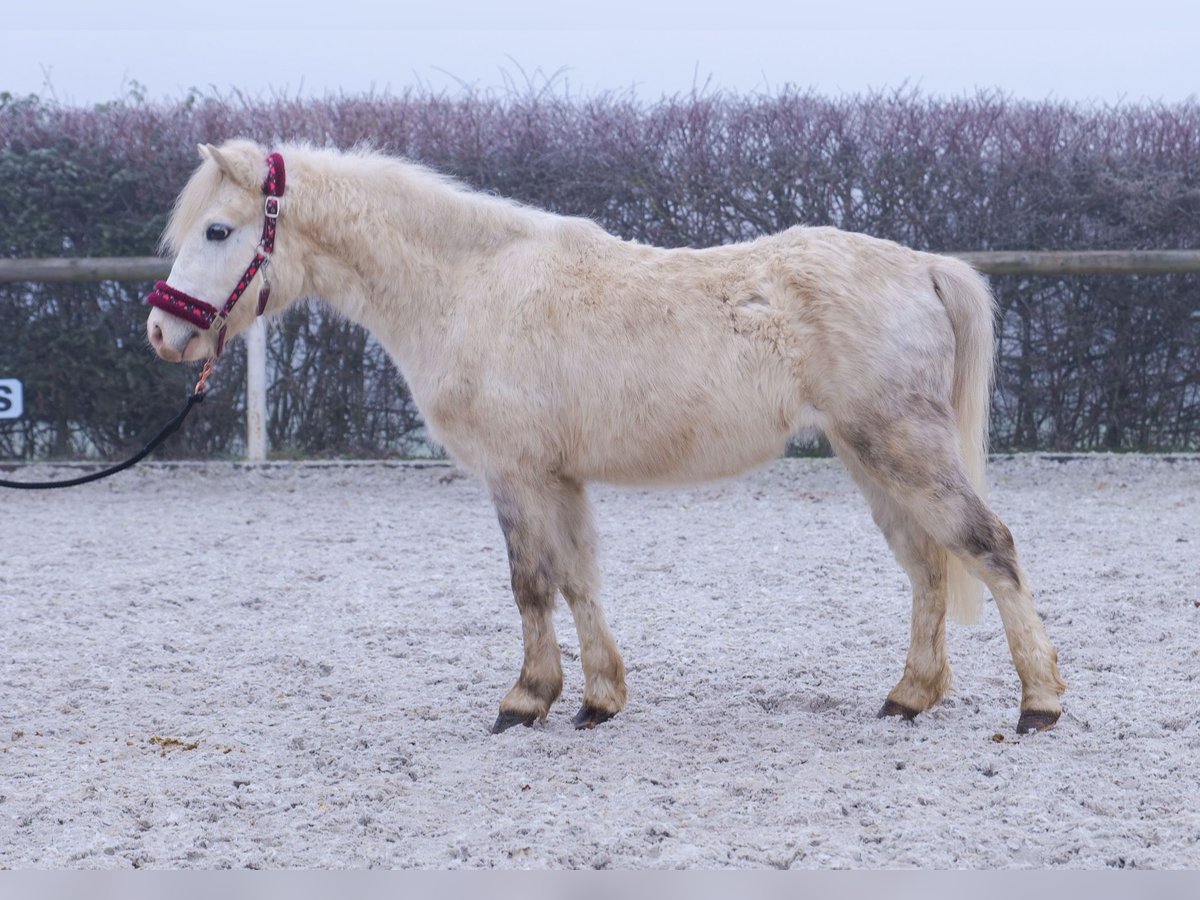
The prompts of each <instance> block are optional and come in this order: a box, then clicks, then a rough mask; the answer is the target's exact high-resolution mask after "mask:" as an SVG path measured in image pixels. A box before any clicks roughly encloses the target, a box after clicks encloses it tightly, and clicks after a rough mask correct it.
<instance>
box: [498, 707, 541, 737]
mask: <svg viewBox="0 0 1200 900" xmlns="http://www.w3.org/2000/svg"><path fill="white" fill-rule="evenodd" d="M535 721H537V713H511V712H504V710H501V711H500V715H499V716H497V717H496V724H495V725H493V726H492V734H499V733H500V732H502V731H508V729H510V728H512V727H513V726H514V725H524V726H525V727H526V728H529V727H530V726H531V725H533V723H534V722H535Z"/></svg>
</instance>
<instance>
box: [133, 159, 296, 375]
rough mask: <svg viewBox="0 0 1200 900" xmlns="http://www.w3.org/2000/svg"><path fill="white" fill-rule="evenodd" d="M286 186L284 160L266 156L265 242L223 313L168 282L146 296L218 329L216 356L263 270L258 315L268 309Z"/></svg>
mask: <svg viewBox="0 0 1200 900" xmlns="http://www.w3.org/2000/svg"><path fill="white" fill-rule="evenodd" d="M286 183H287V172H286V170H285V169H284V166H283V157H282V156H280V155H279V154H278V153H272V154H271V155H270V156H268V157H267V178H266V181H264V182H263V186H262V192H263V195H264V196H265V197H266V200H265V201H264V203H263V231H262V240H260V241H259V242H258V246H257V247H256V248H255V250H254V259H253V260H251V262H250V265H248V266H246V271H245V272H243V273H242V277H241V278H239V279H238V283H237V287H236V288H234V289H233V293H232V294H230V295H229V299H228V300H226V301H225V305H224V306H222V307H221V309H220V310H218V309H217V308H216V307H215V306H212V305H211V304H209V303H205V302H204V301H203V300H200V299H199V298H197V297H193V296H192V295H191V294H185V293H184V292H183V291H181V290H178V289H177V288H173V287H171V286H170V285H169V284H167V283H166V282H165V281H160V282H158V284H156V285H155V286H154V290H152V291H151V292H150V294H149V295H148V296H147V297H146V302H147V303H149V304H150V305H151V306H156V307H158V308H159V309H161V310H163V311H164V312H167V313H170V314H171V315H173V316H176V317H177V318H180V319H184V320H186V321H188V322H191V323H192V324H193V325H196V326H198V327H199V328H200V329H201V330H203V331H208V330H209V329H210V328H213V327H216V328H219V329H220V331H219V332H218V335H217V353H216V355H217V356H220V355H221V350H222V349H224V347H225V329H226V322H227V320H228V319H229V313H230V312H231V311H232V310H233V307H234V305H235V304H236V303H237V302H238V300H240V299H241V298H242V294H244V293H246V288H247V287H249V286H250V282H251V281H253V280H254V276H255V275H257V274H258V273H259V271H260V270H261V271H262V273H263V283H262V287H261V288H260V289H259V292H258V311H257V315H260V316H261V315H262V314H263V310H264V309H266V307H267V300H268V299H269V298H270V296H271V281H270V279H269V278H268V277H267V271H266V270H267V268H268V266H270V264H271V254H272V253H273V252H274V250H275V224H276V222H277V220H278V219H279V208H280V205H281V203H282V197H283V189H284V186H285V185H286Z"/></svg>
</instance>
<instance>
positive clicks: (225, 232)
mask: <svg viewBox="0 0 1200 900" xmlns="http://www.w3.org/2000/svg"><path fill="white" fill-rule="evenodd" d="M231 234H233V229H232V228H230V227H229V226H228V225H209V226H208V231H206V232H204V236H205V237H206V238H208V239H209V240H210V241H223V240H225V238H227V237H229V235H231Z"/></svg>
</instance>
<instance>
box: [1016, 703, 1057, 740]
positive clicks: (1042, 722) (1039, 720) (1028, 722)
mask: <svg viewBox="0 0 1200 900" xmlns="http://www.w3.org/2000/svg"><path fill="white" fill-rule="evenodd" d="M1059 715H1060V714H1059V713H1052V712H1038V711H1037V710H1036V709H1027V710H1022V712H1021V718H1020V719H1019V720H1018V721H1017V734H1029V732H1031V731H1049V730H1050V729H1051V728H1053V727H1054V726H1055V725H1056V724H1058V717H1059Z"/></svg>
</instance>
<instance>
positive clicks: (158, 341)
mask: <svg viewBox="0 0 1200 900" xmlns="http://www.w3.org/2000/svg"><path fill="white" fill-rule="evenodd" d="M150 344H151V345H152V346H153V347H155V348H158V347H161V346H162V345H163V333H162V326H161V325H158V324H157V323H156V324H155V325H154V326H153V327H152V328H151V329H150Z"/></svg>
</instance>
